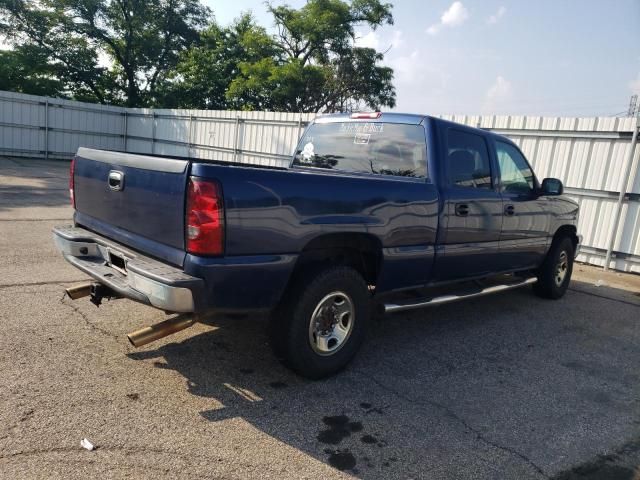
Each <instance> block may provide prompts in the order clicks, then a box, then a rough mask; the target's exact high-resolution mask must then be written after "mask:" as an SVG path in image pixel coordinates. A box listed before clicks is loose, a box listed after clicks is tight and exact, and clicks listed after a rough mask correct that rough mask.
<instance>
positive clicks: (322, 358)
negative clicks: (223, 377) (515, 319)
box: [269, 266, 370, 379]
mask: <svg viewBox="0 0 640 480" xmlns="http://www.w3.org/2000/svg"><path fill="white" fill-rule="evenodd" d="M314 314H316V316H315V318H316V320H317V321H314V322H313V326H312V325H311V324H312V317H314ZM338 317H339V318H338ZM369 319H370V295H369V290H368V288H367V283H366V282H365V281H364V279H363V278H362V276H361V275H360V274H359V273H358V272H357V271H356V270H354V269H353V268H350V267H343V266H336V267H330V268H327V269H325V270H321V271H320V272H317V273H315V274H312V273H309V274H307V275H303V276H300V277H298V279H297V280H295V281H293V282H292V285H291V287H290V288H289V289H288V291H287V292H286V293H285V298H284V300H283V301H282V303H281V305H280V306H279V307H278V308H277V309H276V310H275V311H274V312H273V313H272V316H271V321H270V332H269V334H270V338H271V345H272V347H273V350H274V353H275V354H276V356H278V357H279V358H280V360H282V361H283V363H284V364H285V365H286V366H288V367H289V368H291V369H292V370H294V371H295V372H296V373H298V374H299V375H301V376H303V377H306V378H309V379H319V378H323V377H327V376H329V375H332V374H334V373H336V372H338V371H340V370H342V369H343V368H344V367H345V366H346V365H347V364H348V363H349V362H350V361H351V360H352V359H353V357H354V356H355V354H356V353H357V351H358V349H359V348H360V346H361V345H362V342H363V340H364V338H365V336H366V332H367V329H368V324H369ZM338 321H339V322H340V326H339V327H338V324H337V322H338ZM331 322H335V324H333V325H332V323H331ZM321 326H322V327H326V328H325V329H324V330H321V331H320V332H316V329H317V328H318V329H319V328H320V327H321ZM334 331H335V332H341V333H340V335H343V338H344V340H338V339H336V338H334V337H333V335H334ZM347 331H348V334H344V332H347ZM318 339H319V340H318ZM327 339H328V340H327ZM332 342H333V344H332ZM325 347H326V349H327V351H322V349H323V348H325ZM332 349H333V350H332Z"/></svg>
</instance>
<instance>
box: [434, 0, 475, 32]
mask: <svg viewBox="0 0 640 480" xmlns="http://www.w3.org/2000/svg"><path fill="white" fill-rule="evenodd" d="M468 18H469V10H467V9H466V7H465V6H464V5H463V4H462V2H458V1H456V2H453V3H452V4H451V6H449V8H447V10H445V12H444V13H443V14H442V16H441V17H440V22H439V23H434V24H433V25H431V26H430V27H429V28H427V33H428V34H429V35H436V34H437V33H438V32H440V30H442V28H443V27H458V26H460V25H462V24H463V23H464V22H466V21H467V19H468Z"/></svg>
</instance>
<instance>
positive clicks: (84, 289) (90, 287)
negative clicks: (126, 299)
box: [65, 282, 122, 307]
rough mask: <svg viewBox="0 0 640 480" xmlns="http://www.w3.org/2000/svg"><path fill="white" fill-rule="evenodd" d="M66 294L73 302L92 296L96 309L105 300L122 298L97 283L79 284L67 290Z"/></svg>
mask: <svg viewBox="0 0 640 480" xmlns="http://www.w3.org/2000/svg"><path fill="white" fill-rule="evenodd" d="M65 292H66V293H67V295H68V296H69V298H70V299H71V300H77V299H79V298H83V297H88V296H89V295H90V296H91V298H90V300H91V303H93V304H94V305H95V306H96V307H99V306H100V304H101V303H102V299H103V298H107V299H110V298H122V297H121V296H120V295H118V294H117V293H116V292H114V291H113V290H111V289H110V288H109V287H105V286H104V285H102V284H101V283H97V282H84V283H78V284H76V285H73V286H72V287H69V288H67V289H65Z"/></svg>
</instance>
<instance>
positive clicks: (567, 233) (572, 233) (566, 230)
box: [552, 225, 578, 250]
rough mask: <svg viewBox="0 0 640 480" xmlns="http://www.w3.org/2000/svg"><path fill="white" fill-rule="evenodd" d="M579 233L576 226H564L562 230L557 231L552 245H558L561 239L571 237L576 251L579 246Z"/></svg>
mask: <svg viewBox="0 0 640 480" xmlns="http://www.w3.org/2000/svg"><path fill="white" fill-rule="evenodd" d="M577 232H578V230H577V228H576V226H575V225H562V226H561V227H560V228H558V230H556V233H555V234H554V235H553V241H552V244H553V243H556V242H557V241H559V240H560V239H561V238H564V237H569V238H570V239H571V242H572V243H573V249H574V250H575V249H576V246H577V245H578V235H577Z"/></svg>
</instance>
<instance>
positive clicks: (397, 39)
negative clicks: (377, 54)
mask: <svg viewBox="0 0 640 480" xmlns="http://www.w3.org/2000/svg"><path fill="white" fill-rule="evenodd" d="M402 44H404V38H403V36H402V30H394V32H393V37H392V38H391V46H392V47H393V48H398V47H400V46H401V45H402Z"/></svg>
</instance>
